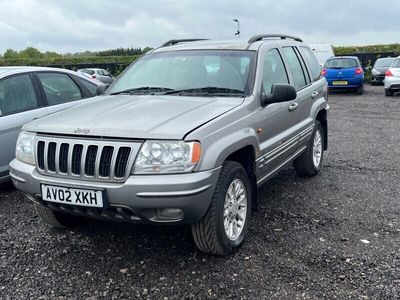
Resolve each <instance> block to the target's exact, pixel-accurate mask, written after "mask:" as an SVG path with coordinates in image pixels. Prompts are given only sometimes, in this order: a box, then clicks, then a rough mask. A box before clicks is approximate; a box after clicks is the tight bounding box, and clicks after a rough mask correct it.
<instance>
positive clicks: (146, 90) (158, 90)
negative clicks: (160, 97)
mask: <svg viewBox="0 0 400 300" xmlns="http://www.w3.org/2000/svg"><path fill="white" fill-rule="evenodd" d="M168 91H174V89H170V88H166V87H157V86H142V87H138V88H131V89H126V90H122V91H119V92H114V93H111V94H110V95H120V94H128V95H134V94H140V93H154V92H156V93H164V92H168Z"/></svg>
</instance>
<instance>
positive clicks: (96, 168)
mask: <svg viewBox="0 0 400 300" xmlns="http://www.w3.org/2000/svg"><path fill="white" fill-rule="evenodd" d="M103 149H104V146H99V147H98V148H97V156H96V161H95V162H94V177H99V169H100V158H101V154H102V153H103Z"/></svg>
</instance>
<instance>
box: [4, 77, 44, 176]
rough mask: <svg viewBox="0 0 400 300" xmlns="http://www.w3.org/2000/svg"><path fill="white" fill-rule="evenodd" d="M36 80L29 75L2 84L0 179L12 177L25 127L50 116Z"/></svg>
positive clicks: (10, 78)
mask: <svg viewBox="0 0 400 300" xmlns="http://www.w3.org/2000/svg"><path fill="white" fill-rule="evenodd" d="M32 79H33V77H32V75H31V74H29V73H26V74H19V75H13V76H10V77H6V78H4V79H1V80H0V149H1V151H0V177H3V176H6V175H8V164H9V163H10V161H11V160H12V159H13V158H14V157H15V145H16V141H17V137H18V133H19V131H20V129H21V127H22V126H23V125H24V124H26V123H29V122H30V121H32V120H34V119H37V118H40V117H42V116H44V115H46V114H47V113H48V112H47V109H46V107H44V103H43V102H42V99H41V98H40V93H39V91H38V89H37V86H34V84H33V83H34V81H33V80H32Z"/></svg>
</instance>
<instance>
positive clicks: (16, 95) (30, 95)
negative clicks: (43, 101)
mask: <svg viewBox="0 0 400 300" xmlns="http://www.w3.org/2000/svg"><path fill="white" fill-rule="evenodd" d="M38 106H39V105H38V102H37V98H36V95H35V91H34V89H33V85H32V81H31V79H30V77H29V75H19V76H14V77H10V78H7V79H4V80H2V81H1V82H0V110H1V111H0V115H10V114H14V113H17V112H21V111H26V110H32V109H35V108H37V107H38Z"/></svg>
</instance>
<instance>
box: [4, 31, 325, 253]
mask: <svg viewBox="0 0 400 300" xmlns="http://www.w3.org/2000/svg"><path fill="white" fill-rule="evenodd" d="M99 92H101V89H99ZM328 109H329V106H328V103H327V85H326V82H325V79H323V78H322V77H321V75H320V69H319V64H318V62H317V60H316V58H315V56H314V54H313V52H312V51H311V49H310V48H309V47H308V46H307V45H306V44H304V43H303V42H302V41H301V40H300V39H299V38H295V37H290V36H284V35H271V34H266V35H258V36H254V37H252V38H251V39H250V40H248V41H230V42H226V41H225V42H221V41H209V40H201V41H200V40H172V41H169V42H167V43H166V44H164V45H163V46H161V47H159V48H157V49H155V50H153V51H152V52H151V53H148V54H146V55H144V56H142V57H141V58H140V59H138V60H137V61H135V62H134V63H133V64H132V65H131V66H130V67H129V68H128V69H127V70H125V72H124V73H123V74H122V75H121V76H120V77H119V78H118V79H117V80H116V81H115V82H114V83H113V84H112V85H111V86H110V87H109V88H108V89H107V90H106V91H105V92H104V93H103V95H101V96H99V97H98V98H97V99H95V100H93V101H90V102H88V103H85V104H81V105H78V106H76V107H74V108H71V109H68V110H65V111H63V112H60V113H55V114H53V115H50V116H47V117H44V118H42V119H40V120H36V121H33V122H31V123H29V124H28V125H25V126H24V127H23V130H22V132H21V133H20V135H19V138H18V142H17V147H16V159H14V160H13V161H12V162H11V164H10V168H11V171H10V175H11V177H12V178H13V182H14V184H15V186H16V187H17V188H18V189H20V190H21V191H23V192H24V194H25V195H26V196H27V197H28V198H29V199H30V200H32V201H33V202H34V203H35V205H36V208H37V211H38V213H39V215H40V216H41V218H42V219H43V220H44V221H45V222H46V223H48V224H50V225H52V226H54V227H57V228H65V227H69V226H75V225H78V224H80V223H81V222H82V221H84V220H85V219H87V218H88V217H94V218H99V219H104V220H115V221H128V222H143V223H158V224H160V223H163V224H178V223H186V224H191V227H192V233H193V237H194V241H195V243H196V245H197V246H198V248H199V249H200V250H201V251H204V252H206V253H211V254H216V255H227V254H229V253H232V252H233V251H235V250H236V249H237V248H238V247H239V246H240V245H241V244H242V243H243V240H244V238H245V236H246V234H247V231H248V228H249V224H250V218H251V212H252V210H253V209H255V208H256V206H257V192H256V190H257V187H258V186H260V185H262V184H263V183H265V182H266V181H267V180H268V179H269V178H271V177H272V176H273V175H274V174H275V173H276V172H278V171H279V170H281V169H282V168H284V167H285V166H286V165H287V164H288V163H291V162H293V164H294V168H295V170H296V172H297V174H298V175H299V176H313V175H316V174H317V173H318V172H319V171H320V169H321V165H322V159H323V151H324V150H326V149H327V137H328V134H327V131H328V125H327V111H328Z"/></svg>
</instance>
